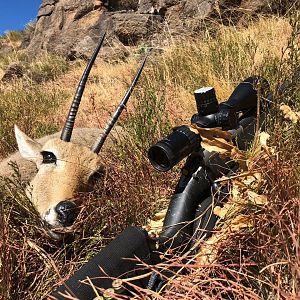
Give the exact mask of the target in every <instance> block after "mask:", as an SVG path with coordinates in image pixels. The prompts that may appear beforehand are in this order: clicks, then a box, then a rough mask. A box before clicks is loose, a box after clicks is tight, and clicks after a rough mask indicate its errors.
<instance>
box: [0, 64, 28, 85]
mask: <svg viewBox="0 0 300 300" xmlns="http://www.w3.org/2000/svg"><path fill="white" fill-rule="evenodd" d="M23 75H24V70H23V68H22V66H20V65H18V64H12V65H9V66H8V67H7V69H6V70H5V73H4V75H3V77H2V79H1V81H3V82H8V81H11V80H14V79H17V78H21V77H23Z"/></svg>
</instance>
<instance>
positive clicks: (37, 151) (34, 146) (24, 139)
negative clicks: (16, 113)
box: [15, 125, 42, 164]
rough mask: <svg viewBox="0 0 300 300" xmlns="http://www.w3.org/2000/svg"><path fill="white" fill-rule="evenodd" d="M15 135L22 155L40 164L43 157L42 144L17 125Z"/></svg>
mask: <svg viewBox="0 0 300 300" xmlns="http://www.w3.org/2000/svg"><path fill="white" fill-rule="evenodd" d="M15 136H16V140H17V144H18V148H19V151H20V153H21V155H22V157H24V158H25V159H28V160H30V161H33V162H35V163H37V164H38V163H39V162H40V160H41V157H42V155H41V151H42V145H41V144H40V143H38V142H37V141H35V140H33V139H31V138H30V137H29V136H27V135H26V134H25V133H24V132H22V131H21V130H20V129H19V128H18V126H17V125H15Z"/></svg>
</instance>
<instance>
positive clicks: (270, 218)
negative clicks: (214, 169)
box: [0, 14, 300, 299]
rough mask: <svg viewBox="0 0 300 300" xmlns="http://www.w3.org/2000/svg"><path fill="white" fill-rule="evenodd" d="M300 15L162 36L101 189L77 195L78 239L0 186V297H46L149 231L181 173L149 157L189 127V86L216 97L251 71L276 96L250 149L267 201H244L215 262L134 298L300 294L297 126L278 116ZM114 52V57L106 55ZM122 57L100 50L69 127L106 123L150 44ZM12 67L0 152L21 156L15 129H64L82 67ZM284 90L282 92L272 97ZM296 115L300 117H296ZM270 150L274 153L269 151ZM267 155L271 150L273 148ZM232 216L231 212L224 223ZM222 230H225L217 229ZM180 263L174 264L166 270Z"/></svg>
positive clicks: (294, 86)
mask: <svg viewBox="0 0 300 300" xmlns="http://www.w3.org/2000/svg"><path fill="white" fill-rule="evenodd" d="M299 37H300V15H299V14H294V15H292V16H290V17H286V18H283V17H269V18H263V17H261V18H260V19H259V20H255V21H253V22H250V23H249V25H248V26H247V27H233V26H229V27H228V26H223V25H220V24H212V23H209V26H207V28H206V30H205V31H203V32H202V34H201V35H200V36H199V37H198V38H193V39H191V38H186V39H182V40H181V41H180V42H178V41H176V40H173V39H172V38H171V37H170V39H169V40H168V44H169V45H168V46H166V47H165V48H164V49H154V50H153V53H152V55H151V57H150V59H149V61H148V63H147V66H146V67H145V69H144V71H143V74H142V77H141V80H140V81H139V84H138V86H137V87H136V89H135V91H134V93H133V95H132V99H131V102H130V104H129V105H128V107H127V109H126V112H125V113H124V114H123V115H122V118H121V121H120V124H121V125H122V126H123V127H124V129H125V130H126V131H127V132H128V136H129V137H130V138H128V140H126V141H124V142H123V143H121V144H120V145H118V147H117V148H116V149H115V152H114V153H112V154H110V156H109V157H106V159H107V161H108V175H107V182H106V185H105V186H104V190H99V191H95V192H94V193H93V194H88V195H82V197H85V199H86V202H87V205H86V207H87V209H86V210H85V211H84V212H81V214H80V215H79V217H78V219H77V221H76V224H75V228H76V234H75V238H74V240H71V241H70V242H69V243H68V244H61V243H58V242H53V241H51V240H49V239H48V237H47V235H46V233H45V232H44V231H43V229H41V228H40V223H39V220H38V218H37V216H36V213H35V212H34V210H33V208H32V206H31V205H30V203H29V201H28V200H27V199H25V198H24V196H23V192H24V191H23V189H24V187H23V186H22V184H21V183H20V182H19V178H18V175H17V172H16V177H15V178H13V179H2V180H1V182H0V191H1V192H2V193H3V194H1V197H2V199H1V202H0V212H1V214H0V232H1V241H0V274H1V281H0V294H1V295H2V296H3V299H42V298H43V297H45V296H46V295H47V293H49V292H51V290H52V289H53V287H55V286H56V285H58V284H59V283H60V282H61V280H62V279H64V278H66V277H67V276H69V275H70V274H72V273H73V272H74V270H76V269H78V268H79V267H80V266H81V265H82V264H83V263H84V262H86V261H87V260H88V259H89V258H90V257H92V256H93V255H94V254H95V253H97V252H98V251H99V249H101V247H103V245H105V244H107V243H108V241H109V240H111V239H112V238H113V237H114V236H115V235H116V234H117V233H119V232H121V231H122V230H123V229H124V228H126V227H127V226H128V225H130V224H136V225H139V226H141V225H145V224H146V223H147V220H148V219H149V218H151V217H152V216H153V215H154V213H155V212H157V211H159V210H160V209H162V208H165V207H167V205H168V197H169V196H170V195H171V193H172V190H173V187H174V186H175V183H176V180H177V178H178V176H179V173H178V171H179V168H178V167H176V168H174V170H173V171H171V172H169V173H167V175H166V174H157V172H155V171H154V170H153V169H152V167H151V166H150V164H149V163H148V159H147V150H148V148H149V146H150V145H152V144H153V143H154V142H155V141H157V140H158V139H159V138H161V137H162V136H164V135H165V134H167V133H168V132H169V131H170V129H171V127H173V126H175V125H179V124H187V123H189V122H190V117H191V115H192V114H193V113H195V111H196V107H195V103H194V96H193V91H194V90H195V89H196V88H199V87H201V86H214V87H215V89H216V92H217V97H218V99H219V100H220V101H223V100H225V99H226V98H227V97H228V96H229V95H230V93H231V92H232V90H233V89H234V87H235V86H236V85H237V84H238V83H239V82H240V81H242V80H243V79H245V78H247V77H249V76H250V75H253V74H255V75H261V76H264V77H265V78H266V79H267V80H268V81H269V83H270V85H271V89H272V91H274V103H273V108H272V110H271V112H270V116H269V118H268V127H267V132H268V133H269V134H270V139H269V140H268V146H271V147H272V149H274V152H272V153H273V154H274V155H273V154H272V155H269V157H268V159H266V158H265V152H263V151H265V150H261V149H260V150H259V151H258V152H257V151H255V149H257V148H255V147H256V145H255V143H254V145H253V149H252V150H253V151H249V153H246V154H245V155H246V156H245V159H247V160H249V161H251V162H253V164H254V165H255V166H256V167H257V169H259V172H260V174H261V176H262V178H263V180H262V184H260V185H259V187H255V188H253V191H254V192H255V193H257V194H260V195H263V196H265V197H266V198H267V199H268V200H267V204H266V205H258V204H257V205H256V204H253V203H252V204H251V207H250V206H249V203H243V204H242V208H240V211H241V210H242V211H243V213H244V214H247V215H248V216H249V217H250V218H251V219H252V220H253V224H254V225H253V226H245V227H242V228H241V229H240V230H238V231H232V232H230V233H229V234H228V236H227V239H226V240H221V242H220V243H221V244H219V245H218V246H217V248H216V249H217V251H216V260H215V261H214V262H213V263H211V264H209V263H207V262H206V263H201V261H200V262H199V261H198V263H197V264H196V265H191V266H190V267H189V268H188V270H189V271H188V272H186V273H185V274H184V275H180V276H177V277H175V278H173V279H172V280H171V281H170V282H169V284H168V287H167V288H166V289H165V290H164V291H162V293H161V294H160V295H154V294H152V295H146V294H145V293H141V295H140V296H139V299H183V297H185V298H184V299H223V298H226V299H298V298H297V297H300V273H299V270H300V253H299V249H300V247H299V246H300V241H299V237H300V217H299V216H300V197H299V178H300V169H299V149H300V148H299V144H300V139H299V138H300V131H299V129H300V128H299V122H297V120H296V121H295V122H292V121H291V120H290V119H285V118H284V116H283V114H282V112H281V111H280V109H279V106H280V104H281V103H285V104H287V105H289V106H290V107H291V109H292V111H294V112H298V111H300V85H299V79H300V49H299V44H300V43H299V42H300V40H299ZM111 51H114V50H113V49H111ZM130 51H131V53H132V55H131V56H130V57H129V58H128V59H127V60H126V61H124V62H120V63H116V64H108V63H106V62H104V61H103V60H101V52H100V55H99V58H98V60H97V61H96V65H95V67H94V69H93V70H92V73H91V76H90V79H89V82H88V85H87V87H86V91H85V94H84V98H83V100H82V106H81V108H80V111H79V114H78V119H77V122H76V126H78V127H103V126H104V125H105V124H106V121H107V119H108V117H109V115H110V112H112V111H113V110H114V109H115V107H116V105H117V103H118V102H119V101H120V99H121V98H122V96H123V94H124V92H125V91H126V88H127V86H128V83H129V82H130V81H131V78H132V77H133V74H134V73H135V70H136V68H137V66H138V62H139V61H140V60H141V58H142V57H143V54H144V52H145V47H143V46H140V47H136V48H130ZM12 63H16V64H18V65H20V66H22V69H23V72H24V76H23V78H19V79H13V80H11V81H9V82H2V83H0V120H1V124H0V157H5V156H7V155H8V154H9V153H11V152H13V151H14V150H16V143H15V139H14V136H13V125H14V124H18V126H19V127H20V128H21V129H22V130H23V131H25V132H26V133H27V134H28V135H29V136H32V137H40V136H43V135H45V134H49V133H52V132H55V131H57V130H59V129H60V128H61V126H62V124H63V123H64V119H65V116H66V114H67V110H68V107H69V104H70V101H71V99H72V96H73V94H74V91H75V88H76V85H77V83H78V81H79V78H80V76H81V73H82V70H83V69H84V66H85V62H84V61H79V60H78V61H75V62H66V61H65V60H63V59H62V58H60V57H56V56H53V55H43V56H41V57H37V58H35V59H30V58H29V57H28V56H27V55H26V53H25V52H22V51H15V52H14V53H12V54H10V55H7V56H5V57H1V58H0V68H1V69H2V70H3V72H4V70H5V69H6V68H7V66H8V65H11V64H12ZM282 84H284V92H280V91H279V90H278V87H279V86H282ZM296 116H297V114H296ZM298 116H299V114H298ZM267 149H269V148H267ZM269 153H271V152H269ZM231 218H233V216H232V215H229V216H228V220H229V221H230V219H231ZM220 226H221V225H220ZM172 263H173V264H174V265H179V266H180V265H181V264H183V261H182V260H181V259H180V258H176V259H175V258H174V261H170V264H172Z"/></svg>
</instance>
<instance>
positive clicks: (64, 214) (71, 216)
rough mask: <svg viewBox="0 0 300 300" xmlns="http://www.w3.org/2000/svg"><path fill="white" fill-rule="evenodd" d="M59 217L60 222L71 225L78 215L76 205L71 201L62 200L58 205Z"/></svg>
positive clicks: (56, 208)
mask: <svg viewBox="0 0 300 300" xmlns="http://www.w3.org/2000/svg"><path fill="white" fill-rule="evenodd" d="M55 211H56V213H57V218H58V220H59V222H60V223H61V224H62V225H63V226H64V227H67V226H71V225H72V224H73V223H74V221H75V219H76V216H77V213H76V205H75V204H74V203H73V202H71V201H67V200H66V201H61V202H59V203H58V204H57V205H56V207H55Z"/></svg>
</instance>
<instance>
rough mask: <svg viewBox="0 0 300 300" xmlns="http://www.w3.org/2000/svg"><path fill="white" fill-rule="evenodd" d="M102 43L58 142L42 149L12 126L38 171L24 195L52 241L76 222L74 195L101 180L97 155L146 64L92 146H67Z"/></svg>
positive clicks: (25, 153)
mask: <svg viewBox="0 0 300 300" xmlns="http://www.w3.org/2000/svg"><path fill="white" fill-rule="evenodd" d="M103 40H104V36H103V37H102V39H101V41H100V42H99V44H98V45H97V48H96V49H95V51H94V53H93V55H92V57H91V59H90V60H89V62H88V64H87V66H86V69H85V71H84V73H83V75H82V78H81V80H80V82H79V85H78V87H77V91H76V93H75V96H74V99H73V102H72V104H71V107H70V110H69V114H68V116H67V119H66V122H65V125H64V128H63V130H62V132H61V136H60V138H54V139H50V140H48V141H47V142H46V143H45V144H44V145H41V144H40V143H39V142H38V141H36V140H33V139H32V138H30V137H28V136H27V135H26V134H25V133H24V132H22V131H21V130H20V129H19V128H18V127H17V126H15V135H16V140H17V144H18V148H19V152H20V154H21V155H22V156H23V157H24V158H25V159H27V160H30V161H33V162H34V163H35V164H36V166H37V169H38V172H37V174H36V175H35V177H34V178H33V179H32V180H31V182H30V184H29V186H28V189H27V195H28V197H29V198H30V200H31V201H32V203H33V204H34V206H35V208H36V209H37V211H38V213H39V214H40V216H41V218H42V220H43V222H44V224H45V225H46V227H47V228H48V229H49V234H50V236H51V237H53V238H55V239H60V238H61V237H62V236H61V234H57V233H56V232H55V229H57V228H61V227H68V226H71V225H72V224H73V222H74V221H75V219H76V216H77V213H76V212H77V209H76V208H77V204H76V201H75V196H76V194H77V193H78V192H82V191H87V190H91V189H92V188H93V184H94V183H95V181H96V180H97V179H99V178H101V177H102V176H101V175H102V174H103V173H104V164H103V162H102V161H101V159H100V156H99V152H100V150H101V147H102V145H103V143H104V141H105V139H106V137H107V136H108V134H109V132H110V130H111V129H112V127H113V125H114V124H115V122H116V121H117V119H118V117H119V115H120V114H121V112H122V109H123V108H124V107H125V105H126V103H127V101H128V99H129V97H130V94H131V92H132V90H133V88H134V86H135V84H136V83H137V81H138V78H139V76H140V74H141V72H142V69H143V67H144V64H145V62H146V57H145V59H144V61H143V63H142V64H141V66H140V68H139V70H138V72H137V74H136V76H135V78H134V79H133V81H132V83H131V85H130V87H129V89H128V91H127V92H126V94H125V96H124V98H123V99H122V101H121V103H120V105H119V106H118V108H117V110H116V111H115V113H114V115H113V117H112V119H111V120H110V122H109V123H108V125H107V126H106V128H105V129H104V131H103V133H102V135H101V136H100V137H99V139H98V140H97V141H95V144H94V146H93V147H91V148H88V147H86V146H83V145H79V144H75V143H72V142H70V140H71V136H72V131H73V127H74V122H75V118H76V114H77V111H78V108H79V104H80V101H81V98H82V94H83V91H84V88H85V85H86V82H87V79H88V75H89V73H90V70H91V68H92V65H93V63H94V61H95V59H96V57H97V54H98V52H99V50H100V48H101V46H102V43H103Z"/></svg>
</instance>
